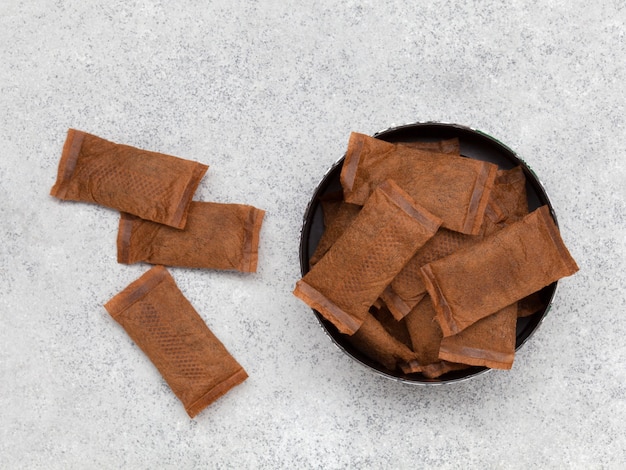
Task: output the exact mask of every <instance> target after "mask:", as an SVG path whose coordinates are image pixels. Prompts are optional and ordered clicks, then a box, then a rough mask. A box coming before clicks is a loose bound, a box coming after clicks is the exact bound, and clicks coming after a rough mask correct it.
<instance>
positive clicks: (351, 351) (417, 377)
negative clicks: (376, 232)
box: [300, 122, 557, 384]
mask: <svg viewBox="0 0 626 470" xmlns="http://www.w3.org/2000/svg"><path fill="white" fill-rule="evenodd" d="M374 137H376V138H378V139H381V140H384V141H387V142H414V141H436V140H443V139H451V138H455V137H456V138H458V139H459V142H460V144H461V155H463V156H464V157H467V158H473V159H476V160H484V161H488V162H491V163H495V164H497V165H498V167H499V168H500V169H504V170H508V169H511V168H513V167H515V166H518V165H520V166H521V167H522V168H523V170H524V174H525V176H526V191H527V194H528V208H529V210H530V211H532V210H534V209H536V208H538V207H540V206H543V205H547V206H548V207H549V208H550V212H551V214H552V217H553V218H554V221H555V223H556V215H555V214H554V210H553V207H552V204H551V203H550V200H549V198H548V195H547V193H546V190H545V189H544V187H543V185H542V184H541V182H540V181H539V178H537V175H536V174H535V173H534V172H533V170H532V169H531V168H530V167H529V166H528V165H527V164H526V162H524V161H523V160H522V159H521V158H520V157H518V156H517V155H516V154H515V152H514V151H513V150H511V149H510V148H508V147H507V146H506V145H504V144H503V143H501V142H499V141H498V140H496V139H494V138H493V137H491V136H489V135H487V134H485V133H483V132H480V131H477V130H474V129H471V128H469V127H465V126H461V125H458V124H447V123H435V122H420V123H414V124H407V125H404V126H398V127H393V128H390V129H387V130H384V131H381V132H378V133H376V134H375V135H374ZM343 160H344V158H343V157H342V158H341V159H339V160H338V161H337V162H336V163H335V164H334V165H333V166H332V167H331V168H330V169H329V170H328V171H327V172H326V174H325V175H324V177H323V178H322V180H321V182H320V183H319V185H318V186H317V188H316V189H315V192H314V193H313V197H312V199H311V201H310V202H309V205H308V206H307V209H306V212H305V214H304V221H303V225H302V231H301V236H300V270H301V272H302V275H303V276H304V275H305V274H306V273H307V272H308V271H309V269H310V266H309V259H310V257H311V256H312V255H313V252H314V251H315V248H316V247H317V244H318V243H319V240H320V237H321V235H322V233H323V231H324V220H323V214H322V208H321V205H320V202H319V201H320V197H321V196H323V195H325V194H326V193H329V192H334V191H338V190H340V189H341V184H340V181H339V176H340V173H341V167H342V165H343ZM556 288H557V283H556V282H555V283H553V284H551V285H549V286H547V287H545V288H543V289H542V290H541V291H540V292H539V295H540V298H541V301H542V306H541V308H540V309H539V310H537V312H535V313H534V314H533V315H530V316H528V317H524V318H518V320H517V331H516V350H519V348H521V347H522V346H523V345H524V343H525V342H526V341H527V340H528V338H530V337H531V335H532V334H533V333H534V332H535V331H536V330H537V328H538V327H539V325H540V324H541V322H542V320H543V318H544V317H545V316H546V314H547V313H548V311H549V309H550V306H551V303H552V299H553V298H554V294H555V292H556ZM313 312H314V313H315V315H316V316H317V319H318V320H319V322H320V325H321V326H322V328H323V329H324V330H325V331H326V333H327V334H328V336H329V337H330V338H331V339H332V341H333V342H334V343H335V344H336V345H337V346H338V347H339V348H340V349H341V350H342V351H343V352H345V353H346V354H347V355H348V356H350V357H351V358H353V359H354V360H355V361H356V362H358V363H360V364H362V365H364V366H365V367H367V368H369V369H370V370H372V371H374V372H376V373H378V374H381V375H383V376H385V377H388V378H390V379H394V380H398V381H401V382H406V383H412V384H443V383H452V382H458V381H461V380H466V379H469V378H471V377H475V376H477V375H479V374H482V373H484V372H486V371H488V370H489V369H488V368H486V367H470V368H468V369H464V370H460V371H452V372H448V373H446V374H444V375H442V376H440V377H438V378H436V379H429V378H427V377H425V376H423V375H422V374H421V373H414V374H404V373H403V372H402V371H399V370H389V369H387V368H385V367H383V366H382V365H380V364H378V363H377V362H375V361H373V360H371V359H369V358H368V357H367V356H365V355H363V354H362V353H361V352H359V351H358V350H356V349H355V348H354V347H352V346H351V345H350V343H349V342H348V341H347V340H346V336H344V335H342V334H341V333H339V332H338V331H337V329H336V328H335V327H334V326H333V325H332V324H331V323H330V322H328V321H327V320H325V319H324V318H323V317H322V316H321V315H320V314H319V313H318V312H316V311H315V310H313Z"/></svg>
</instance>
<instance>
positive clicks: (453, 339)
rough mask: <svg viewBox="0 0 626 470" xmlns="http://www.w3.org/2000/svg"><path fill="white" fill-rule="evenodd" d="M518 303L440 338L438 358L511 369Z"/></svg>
mask: <svg viewBox="0 0 626 470" xmlns="http://www.w3.org/2000/svg"><path fill="white" fill-rule="evenodd" d="M516 325H517V303H514V304H512V305H509V306H508V307H504V308H503V309H502V310H500V311H498V312H496V313H493V314H491V315H489V316H488V317H485V318H483V319H482V320H478V321H477V322H476V323H474V324H473V325H470V326H468V327H467V328H465V329H464V330H463V331H461V332H460V333H458V334H456V335H453V336H447V337H445V338H443V339H442V340H441V345H440V347H439V358H440V359H442V360H445V361H449V362H457V363H462V364H469V365H472V366H484V367H490V368H492V369H510V368H511V367H512V365H513V360H514V359H515V327H516Z"/></svg>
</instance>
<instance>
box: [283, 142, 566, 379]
mask: <svg viewBox="0 0 626 470" xmlns="http://www.w3.org/2000/svg"><path fill="white" fill-rule="evenodd" d="M341 185H342V191H339V192H335V193H329V194H326V195H324V196H322V197H321V198H320V201H319V203H320V205H321V207H322V211H323V216H324V232H323V234H322V236H321V239H320V241H319V243H318V245H317V248H316V250H315V252H314V253H313V255H312V256H311V258H310V260H309V264H310V266H311V268H310V270H309V271H308V272H307V273H306V274H305V275H304V276H303V278H302V279H300V280H299V281H298V282H297V283H296V287H295V290H294V294H295V295H296V296H297V297H299V298H300V299H302V300H303V301H304V302H305V303H306V304H308V305H309V306H310V307H312V308H313V309H315V310H316V311H318V312H319V313H320V314H321V315H322V316H323V317H324V318H325V319H326V320H328V321H329V322H330V323H332V324H333V325H334V326H335V327H336V328H337V330H338V331H339V332H341V333H343V334H345V335H346V336H347V340H348V341H349V342H350V343H351V344H352V345H353V346H354V347H355V348H356V349H358V350H359V351H361V352H362V353H363V354H365V355H366V356H368V357H370V358H371V359H373V360H375V361H377V362H378V363H380V364H381V365H383V366H384V367H385V368H387V369H389V370H392V371H394V370H398V369H399V370H401V371H403V372H404V373H407V374H410V373H418V372H419V373H422V374H423V375H424V376H426V377H429V378H436V377H438V376H440V375H442V374H445V373H446V372H449V371H452V370H459V369H463V368H467V367H470V366H484V367H489V368H499V369H510V368H511V366H512V364H513V359H514V353H515V341H516V323H517V318H518V317H520V316H527V315H530V314H533V313H535V312H536V311H538V309H539V308H541V307H542V305H543V304H542V302H541V300H540V299H539V298H538V294H537V292H538V291H539V290H541V289H542V288H543V287H545V286H547V285H549V284H551V283H553V282H555V281H556V280H558V279H560V278H562V277H565V276H569V275H571V274H573V273H574V272H576V271H577V270H578V267H577V266H576V263H575V262H574V260H573V259H572V257H571V255H570V254H569V252H568V250H567V248H566V247H565V245H564V243H563V241H562V239H561V237H560V235H559V231H558V229H557V227H556V225H555V223H554V220H553V219H552V217H551V215H550V211H549V209H548V207H547V206H543V207H540V208H538V209H536V210H535V211H533V212H531V213H529V211H528V202H527V195H526V180H525V176H524V172H523V170H522V168H521V167H516V168H512V169H508V170H500V169H498V167H497V166H496V165H494V164H492V163H488V162H483V161H478V160H472V159H469V158H465V157H462V156H461V154H460V145H459V141H458V139H450V140H444V141H439V142H410V143H408V142H407V143H388V142H385V141H382V140H379V139H375V138H373V137H368V136H365V135H363V134H358V133H352V134H351V136H350V140H349V143H348V149H347V152H346V156H345V159H344V163H343V167H342V170H341Z"/></svg>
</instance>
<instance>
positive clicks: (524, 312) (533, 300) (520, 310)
mask: <svg viewBox="0 0 626 470" xmlns="http://www.w3.org/2000/svg"><path fill="white" fill-rule="evenodd" d="M546 306H547V302H545V301H544V300H543V299H542V298H541V296H540V295H539V292H535V293H533V294H530V295H529V296H526V297H524V298H523V299H522V300H520V301H519V302H517V318H523V317H529V316H531V315H534V314H535V313H537V312H538V311H539V310H541V309H544V308H546Z"/></svg>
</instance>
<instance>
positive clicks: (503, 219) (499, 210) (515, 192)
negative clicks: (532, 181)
mask: <svg viewBox="0 0 626 470" xmlns="http://www.w3.org/2000/svg"><path fill="white" fill-rule="evenodd" d="M526 214H528V195H527V192H526V176H525V175H524V170H523V169H522V167H521V166H516V167H514V168H512V169H510V170H498V173H497V176H496V182H495V184H494V186H493V191H492V192H491V197H490V198H489V202H488V203H487V208H486V210H485V216H486V217H485V218H486V219H488V222H483V226H482V229H481V234H483V235H490V234H491V233H493V232H495V231H497V230H498V229H499V228H503V227H506V226H507V225H510V224H512V223H513V222H516V221H518V220H520V219H522V218H523V217H524V216H525V215H526Z"/></svg>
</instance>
